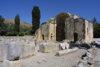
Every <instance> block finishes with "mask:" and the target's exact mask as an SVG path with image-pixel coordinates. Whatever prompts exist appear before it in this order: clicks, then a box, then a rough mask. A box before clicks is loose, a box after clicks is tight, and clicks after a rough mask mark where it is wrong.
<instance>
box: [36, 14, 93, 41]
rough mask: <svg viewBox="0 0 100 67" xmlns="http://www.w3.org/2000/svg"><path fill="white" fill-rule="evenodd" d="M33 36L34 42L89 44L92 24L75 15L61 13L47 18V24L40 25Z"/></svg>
mask: <svg viewBox="0 0 100 67" xmlns="http://www.w3.org/2000/svg"><path fill="white" fill-rule="evenodd" d="M35 35H36V36H35V38H34V40H52V41H62V40H65V39H66V40H69V41H75V42H76V41H80V42H81V43H84V42H91V41H93V24H92V23H91V22H89V21H88V20H86V19H83V18H79V16H78V15H76V14H73V15H71V14H69V13H67V12H61V13H59V14H58V15H57V16H56V17H55V18H49V22H46V23H42V25H41V26H40V27H39V29H38V30H37V31H36V33H35Z"/></svg>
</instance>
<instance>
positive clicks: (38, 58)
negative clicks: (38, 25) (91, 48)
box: [0, 39, 100, 67]
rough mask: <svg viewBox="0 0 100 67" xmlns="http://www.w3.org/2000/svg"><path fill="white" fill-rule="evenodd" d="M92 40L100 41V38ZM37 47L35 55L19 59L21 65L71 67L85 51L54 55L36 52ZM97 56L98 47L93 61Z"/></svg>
mask: <svg viewBox="0 0 100 67" xmlns="http://www.w3.org/2000/svg"><path fill="white" fill-rule="evenodd" d="M94 40H95V41H97V42H98V43H100V42H99V41H100V39H94ZM38 49H39V48H38V46H37V47H36V52H35V53H36V54H35V56H30V57H26V58H23V59H21V66H22V67H73V66H75V65H76V64H77V63H78V62H79V61H80V60H81V56H82V55H83V54H85V53H86V52H87V50H86V49H79V50H77V51H76V52H73V53H69V54H66V55H63V56H60V57H58V56H55V54H56V52H51V53H41V52H38ZM98 49H99V48H98ZM99 57H100V49H99V50H98V53H97V55H96V56H95V57H94V61H100V59H99ZM99 64H100V63H99ZM0 67H3V62H0ZM98 67H100V66H98Z"/></svg>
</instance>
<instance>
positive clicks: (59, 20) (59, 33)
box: [56, 12, 69, 41]
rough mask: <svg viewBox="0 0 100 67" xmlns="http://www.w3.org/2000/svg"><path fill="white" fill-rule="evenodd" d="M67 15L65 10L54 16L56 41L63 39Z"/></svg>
mask: <svg viewBox="0 0 100 67" xmlns="http://www.w3.org/2000/svg"><path fill="white" fill-rule="evenodd" d="M68 17H69V14H68V13H66V12H62V13H59V14H58V15H57V16H56V24H57V26H56V41H62V40H64V39H65V19H66V18H68Z"/></svg>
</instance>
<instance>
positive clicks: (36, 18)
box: [32, 6, 40, 33]
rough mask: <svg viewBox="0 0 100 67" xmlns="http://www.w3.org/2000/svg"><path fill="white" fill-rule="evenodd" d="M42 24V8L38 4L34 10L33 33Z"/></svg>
mask: <svg viewBox="0 0 100 67" xmlns="http://www.w3.org/2000/svg"><path fill="white" fill-rule="evenodd" d="M39 25H40V9H39V7H38V6H34V7H33V10H32V30H33V33H35V32H36V30H37V29H38V28H39Z"/></svg>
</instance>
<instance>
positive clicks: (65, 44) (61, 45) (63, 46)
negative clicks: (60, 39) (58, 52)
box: [59, 43, 69, 50]
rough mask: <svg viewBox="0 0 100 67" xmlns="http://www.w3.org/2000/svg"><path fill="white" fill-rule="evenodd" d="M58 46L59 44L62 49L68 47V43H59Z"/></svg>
mask: <svg viewBox="0 0 100 67" xmlns="http://www.w3.org/2000/svg"><path fill="white" fill-rule="evenodd" d="M59 46H60V49H62V50H64V49H68V48H69V44H68V43H60V44H59Z"/></svg>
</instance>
